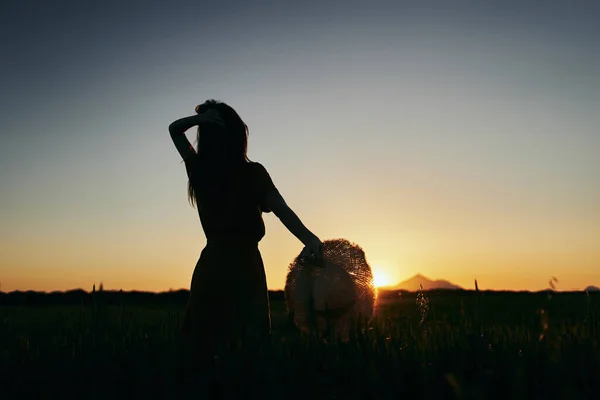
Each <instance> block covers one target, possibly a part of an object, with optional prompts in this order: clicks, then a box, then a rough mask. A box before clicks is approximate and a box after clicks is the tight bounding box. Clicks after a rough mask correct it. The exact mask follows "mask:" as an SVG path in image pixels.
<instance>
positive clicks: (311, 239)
mask: <svg viewBox="0 0 600 400" xmlns="http://www.w3.org/2000/svg"><path fill="white" fill-rule="evenodd" d="M265 203H266V205H267V206H268V207H269V208H270V209H271V210H272V211H273V213H274V214H275V215H276V216H277V218H279V220H280V221H281V222H282V223H283V225H284V226H285V227H286V228H287V229H288V230H289V231H290V232H291V233H292V234H293V235H294V236H296V237H297V238H298V240H300V241H301V242H302V244H304V246H306V247H305V255H307V256H310V255H315V256H319V257H320V256H322V253H323V243H321V240H320V239H319V238H318V237H317V236H316V235H315V234H314V233H312V232H311V231H309V230H308V228H306V226H304V224H303V223H302V221H300V218H298V216H297V215H296V213H295V212H294V211H293V210H292V209H291V208H290V207H289V206H288V205H287V204H286V202H285V200H284V199H283V197H282V196H281V194H280V193H279V191H277V190H272V191H271V192H269V193H268V194H267V196H266V198H265Z"/></svg>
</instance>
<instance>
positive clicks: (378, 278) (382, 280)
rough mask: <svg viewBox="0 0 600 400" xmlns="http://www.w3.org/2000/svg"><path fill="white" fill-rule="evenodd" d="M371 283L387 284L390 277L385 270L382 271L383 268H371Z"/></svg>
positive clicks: (379, 285) (378, 285) (376, 285)
mask: <svg viewBox="0 0 600 400" xmlns="http://www.w3.org/2000/svg"><path fill="white" fill-rule="evenodd" d="M372 271H373V284H374V285H375V287H382V286H389V285H390V279H389V277H388V276H387V274H386V273H385V272H383V268H377V267H375V268H373V269H372Z"/></svg>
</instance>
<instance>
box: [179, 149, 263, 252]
mask: <svg viewBox="0 0 600 400" xmlns="http://www.w3.org/2000/svg"><path fill="white" fill-rule="evenodd" d="M195 162H196V163H197V164H196V165H192V166H191V168H188V174H189V177H190V182H191V185H192V186H193V188H194V192H195V197H196V203H197V206H198V207H197V208H198V214H199V216H200V221H201V223H202V228H203V230H204V233H205V234H206V237H207V239H208V240H225V239H227V240H235V239H240V240H248V241H253V242H256V243H258V242H259V241H260V240H261V239H262V238H263V236H264V235H265V225H264V221H263V219H262V213H263V212H270V211H271V210H269V209H268V208H267V207H266V205H265V202H264V199H265V195H266V194H267V193H268V192H269V191H271V190H274V189H275V185H274V184H273V181H272V180H271V177H270V176H269V174H268V172H267V171H266V169H265V168H264V167H263V166H262V165H261V164H260V163H256V162H244V163H240V164H238V165H236V166H234V167H229V168H226V167H217V169H218V171H216V170H215V167H216V166H215V165H214V164H212V163H209V162H203V161H202V160H201V159H198V160H196V161H195Z"/></svg>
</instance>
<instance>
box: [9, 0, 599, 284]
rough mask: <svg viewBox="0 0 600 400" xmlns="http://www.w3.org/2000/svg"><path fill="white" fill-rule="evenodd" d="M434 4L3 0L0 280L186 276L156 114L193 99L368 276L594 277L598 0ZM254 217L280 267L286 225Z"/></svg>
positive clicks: (190, 260)
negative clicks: (209, 103)
mask: <svg viewBox="0 0 600 400" xmlns="http://www.w3.org/2000/svg"><path fill="white" fill-rule="evenodd" d="M443 4H444V3H443V2H439V1H438V2H419V3H418V4H416V3H414V4H413V3H409V2H405V1H374V2H372V3H369V4H366V3H365V2H355V1H343V2H342V1H323V2H318V3H317V2H305V3H302V4H282V3H279V2H275V1H265V0H260V1H257V2H252V3H251V4H248V3H245V2H241V1H229V2H228V1H224V2H219V3H218V4H216V3H211V4H205V5H202V4H200V3H198V2H178V1H173V2H158V1H145V2H138V1H133V2H127V3H123V2H118V1H115V0H109V1H106V2H102V3H97V4H96V3H94V4H85V5H84V4H82V3H81V2H77V1H74V0H69V1H61V2H57V3H47V2H28V3H24V2H8V3H3V4H2V5H0V11H1V12H0V22H1V24H0V32H1V33H2V42H1V43H2V48H1V51H2V54H3V57H2V61H1V62H0V79H1V82H0V83H1V85H2V87H3V95H2V96H0V99H1V100H0V101H1V108H0V110H1V111H0V112H1V113H2V118H0V132H2V136H1V138H0V187H1V188H2V190H1V194H0V221H1V222H0V281H1V283H2V291H5V292H6V291H12V290H16V289H20V290H28V289H31V290H47V291H51V290H67V289H69V288H84V289H86V288H90V289H91V286H92V284H93V283H94V282H96V283H97V284H98V283H99V282H104V287H105V288H106V289H116V290H118V289H121V288H122V289H123V290H130V289H137V290H148V291H163V290H169V288H177V289H178V288H188V287H189V282H190V279H191V275H192V271H193V269H194V266H195V264H196V261H197V259H198V256H199V254H200V251H201V250H202V248H203V246H204V244H205V239H204V234H203V232H202V229H201V226H200V223H199V219H198V214H197V212H196V210H195V209H194V208H192V207H190V206H189V205H188V203H187V199H186V182H187V179H186V175H185V169H184V167H183V164H181V162H180V161H181V159H180V157H179V155H178V153H177V151H176V150H175V148H174V146H173V145H172V142H171V139H170V137H169V134H168V131H167V127H168V125H169V124H170V123H171V122H172V121H173V120H175V119H177V118H180V117H183V116H187V115H191V114H192V113H193V110H194V106H195V105H196V104H198V103H201V102H203V101H204V100H206V99H208V98H216V99H219V100H223V101H225V102H227V103H228V104H230V105H231V106H232V107H234V108H235V109H236V110H237V111H238V113H239V114H240V116H241V117H242V119H244V121H245V122H246V123H247V124H248V126H249V129H250V136H249V157H250V159H252V160H254V161H258V162H261V163H262V164H263V165H264V166H265V167H266V168H267V170H268V171H269V173H270V174H271V177H272V178H273V181H274V183H275V185H276V186H277V187H278V188H279V190H280V192H281V193H282V195H283V197H284V198H285V199H286V201H287V203H288V204H289V205H290V206H291V208H292V209H293V210H294V211H295V212H296V213H297V214H298V215H299V216H300V218H301V219H302V221H303V222H304V223H305V224H306V225H307V227H308V228H309V229H311V230H312V231H313V232H314V233H315V234H317V235H318V236H319V237H320V238H321V239H322V240H326V239H333V238H345V239H348V240H350V241H352V242H354V243H357V244H358V245H360V246H361V247H362V248H363V249H364V250H365V252H366V255H367V260H368V262H369V263H370V264H371V266H372V267H373V269H374V272H375V275H376V277H377V279H378V280H379V282H380V283H382V284H383V283H385V282H387V283H389V284H394V283H397V282H400V281H402V280H405V279H407V278H409V277H411V276H413V275H415V274H417V273H421V274H423V275H425V276H427V277H429V278H431V279H446V280H449V281H451V282H453V283H455V284H457V285H459V286H462V287H465V288H470V287H472V286H473V281H474V279H477V280H478V282H479V285H480V289H498V290H500V289H509V290H523V289H527V290H541V289H545V288H547V287H548V280H549V278H550V277H551V276H556V277H557V278H558V279H559V283H558V284H557V290H571V289H574V288H579V289H583V288H585V287H586V286H589V285H595V286H600V207H599V204H600V157H598V154H600V133H599V132H600V112H599V111H600V90H599V89H600V72H599V71H600V52H599V51H598V49H599V48H600V28H599V25H598V22H597V21H598V20H600V13H599V12H598V10H599V7H600V6H599V5H597V4H595V3H594V2H587V1H586V2H584V1H581V2H568V4H564V5H556V4H543V5H533V4H532V3H531V4H530V3H529V2H520V1H516V0H510V1H507V2H502V3H501V4H499V5H491V2H487V1H482V2H477V4H476V5H472V4H467V2H464V1H457V2H455V3H454V2H453V4H452V6H444V5H443ZM193 136H194V132H193V130H190V131H189V135H188V137H189V138H190V140H192V141H193V140H194V138H193ZM264 219H265V223H266V228H267V234H266V237H265V238H264V239H263V241H262V242H261V243H260V250H261V252H262V255H263V259H264V262H265V266H266V273H267V280H268V286H269V288H270V289H272V290H277V289H282V288H283V286H284V283H285V276H286V272H287V267H288V265H289V263H290V262H291V261H292V260H293V258H294V257H295V256H296V255H297V254H298V253H299V252H300V250H301V249H302V245H301V243H300V242H299V241H298V240H297V239H296V238H295V237H293V236H292V235H291V234H290V233H289V232H288V231H287V230H286V229H285V228H284V227H283V225H282V224H281V223H280V222H279V220H278V219H277V218H276V217H275V216H274V215H272V214H265V215H264ZM86 290H87V289H86Z"/></svg>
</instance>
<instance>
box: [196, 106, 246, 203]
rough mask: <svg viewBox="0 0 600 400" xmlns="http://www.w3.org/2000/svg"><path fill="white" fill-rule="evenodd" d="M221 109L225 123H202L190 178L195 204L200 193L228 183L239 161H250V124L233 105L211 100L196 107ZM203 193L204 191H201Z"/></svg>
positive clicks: (219, 110)
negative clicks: (245, 121) (221, 124)
mask: <svg viewBox="0 0 600 400" xmlns="http://www.w3.org/2000/svg"><path fill="white" fill-rule="evenodd" d="M208 110H211V111H213V110H214V111H217V112H218V113H219V115H220V117H221V119H222V120H223V122H224V124H225V126H224V127H223V126H220V125H219V124H213V123H206V124H202V125H201V126H198V136H197V140H198V156H197V159H196V162H195V163H194V165H195V167H192V171H191V175H190V180H189V182H188V197H189V200H190V202H191V203H192V205H194V204H195V203H197V202H198V201H199V200H200V198H199V197H198V195H201V194H203V195H208V194H207V193H214V191H215V190H216V189H217V188H221V189H218V190H223V188H224V187H227V186H228V183H229V182H230V181H231V178H232V177H233V176H234V175H235V171H236V170H237V168H236V165H240V164H243V163H246V162H248V161H249V160H248V156H247V151H248V126H246V124H245V123H244V121H242V119H241V118H240V116H239V115H238V113H237V112H236V111H235V110H234V109H233V108H231V107H230V106H229V105H227V104H225V103H223V102H220V101H217V100H212V99H211V100H207V101H205V102H204V103H203V104H200V105H198V106H197V107H196V112H197V113H198V114H202V113H205V112H206V111H208ZM201 197H202V195H201Z"/></svg>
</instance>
